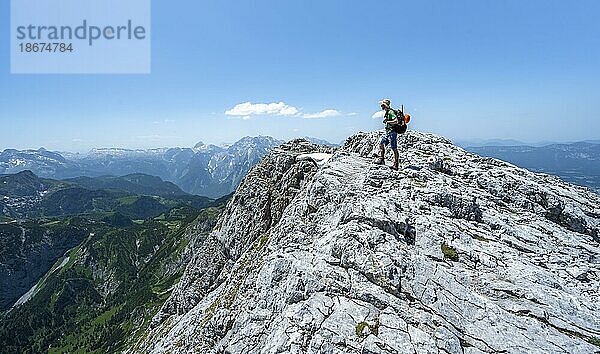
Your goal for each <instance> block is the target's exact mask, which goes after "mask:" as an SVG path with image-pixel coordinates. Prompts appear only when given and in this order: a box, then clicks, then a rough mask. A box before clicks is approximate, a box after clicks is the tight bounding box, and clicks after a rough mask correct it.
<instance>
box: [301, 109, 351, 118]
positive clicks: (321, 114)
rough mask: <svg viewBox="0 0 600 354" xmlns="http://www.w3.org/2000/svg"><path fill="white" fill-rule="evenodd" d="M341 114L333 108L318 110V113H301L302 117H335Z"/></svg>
mask: <svg viewBox="0 0 600 354" xmlns="http://www.w3.org/2000/svg"><path fill="white" fill-rule="evenodd" d="M339 115H341V113H340V112H338V111H336V110H335V109H326V110H324V111H322V112H318V113H304V114H303V115H302V118H309V119H310V118H327V117H336V116H339Z"/></svg>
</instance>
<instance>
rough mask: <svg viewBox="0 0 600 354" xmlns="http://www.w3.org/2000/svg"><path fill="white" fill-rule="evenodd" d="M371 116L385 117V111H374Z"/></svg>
mask: <svg viewBox="0 0 600 354" xmlns="http://www.w3.org/2000/svg"><path fill="white" fill-rule="evenodd" d="M371 118H373V119H375V118H383V111H377V112H375V113H373V115H372V116H371Z"/></svg>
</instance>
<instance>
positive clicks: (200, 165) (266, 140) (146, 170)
mask: <svg viewBox="0 0 600 354" xmlns="http://www.w3.org/2000/svg"><path fill="white" fill-rule="evenodd" d="M281 143H282V142H281V141H279V140H276V139H273V138H271V137H265V136H258V137H245V138H243V139H241V140H239V141H237V142H236V143H234V144H231V145H229V146H216V145H211V144H204V143H198V144H196V146H194V147H193V148H163V149H149V150H130V149H118V148H106V149H94V150H92V151H90V152H88V153H85V154H73V153H68V152H61V153H58V152H51V151H47V150H46V149H43V148H41V149H39V150H22V151H19V150H14V149H7V150H4V151H3V152H2V153H0V174H14V173H17V172H21V171H25V170H30V171H32V172H33V173H34V174H36V175H38V176H40V177H43V178H52V179H68V178H76V177H81V176H87V177H98V176H107V175H111V176H123V175H129V174H135V173H142V174H146V175H152V176H157V177H160V178H161V179H163V180H165V181H169V182H172V183H174V184H176V185H177V186H179V187H180V188H181V189H182V190H183V191H185V192H186V193H190V194H196V195H203V196H208V197H215V198H218V197H221V196H224V195H227V194H229V193H231V192H233V191H234V190H235V188H236V187H237V185H238V184H239V183H240V181H241V179H242V178H243V177H244V176H245V175H246V173H247V172H248V170H249V169H250V168H251V167H252V166H254V165H255V164H256V163H258V161H260V159H261V158H262V157H263V156H265V155H266V154H267V153H268V152H269V151H270V150H271V149H272V148H274V147H276V146H278V145H279V144H281Z"/></svg>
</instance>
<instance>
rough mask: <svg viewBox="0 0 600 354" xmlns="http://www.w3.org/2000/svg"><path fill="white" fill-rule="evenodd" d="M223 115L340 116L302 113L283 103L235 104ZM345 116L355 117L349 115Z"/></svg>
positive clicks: (324, 112) (335, 112)
mask: <svg viewBox="0 0 600 354" xmlns="http://www.w3.org/2000/svg"><path fill="white" fill-rule="evenodd" d="M225 115H227V116H233V117H241V118H242V119H250V118H251V117H252V116H268V115H271V116H287V117H298V118H305V119H315V118H329V117H338V116H341V115H342V113H340V112H339V111H338V110H336V109H332V108H328V109H324V110H322V111H320V112H316V113H303V112H302V111H301V109H299V108H296V107H294V106H290V105H288V104H286V103H284V102H273V103H252V102H244V103H239V104H236V105H235V106H234V107H233V108H231V109H228V110H226V111H225ZM347 115H355V113H349V114H347Z"/></svg>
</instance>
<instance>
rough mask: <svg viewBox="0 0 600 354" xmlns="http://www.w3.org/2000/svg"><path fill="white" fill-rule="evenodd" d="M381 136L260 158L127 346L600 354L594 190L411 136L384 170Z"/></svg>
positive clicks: (599, 252) (599, 205)
mask: <svg viewBox="0 0 600 354" xmlns="http://www.w3.org/2000/svg"><path fill="white" fill-rule="evenodd" d="M377 137H378V133H377V132H373V133H359V134H357V135H355V136H352V137H350V138H349V139H348V140H347V141H346V143H345V145H344V146H343V147H342V148H340V149H338V150H334V149H332V148H326V147H321V146H317V145H313V144H310V143H308V142H307V141H302V140H297V141H291V142H289V143H287V144H284V145H282V146H281V147H280V148H277V149H275V150H273V151H272V152H271V153H269V154H268V155H267V156H266V157H265V158H264V159H263V161H262V162H261V163H259V164H258V165H257V166H255V167H254V168H253V169H252V170H251V171H250V173H249V174H248V176H247V177H246V178H245V179H244V180H243V182H242V184H241V185H240V186H239V188H238V189H237V191H236V193H235V195H234V196H233V198H232V200H231V201H230V202H229V204H228V205H227V207H226V210H225V211H224V213H223V214H222V216H221V218H220V220H219V222H218V223H217V225H216V227H215V228H214V230H213V232H212V233H211V234H209V235H208V236H207V237H206V238H205V239H203V240H202V242H200V243H198V244H197V245H196V246H195V247H196V248H195V251H194V252H195V254H194V257H193V259H192V261H191V262H190V263H189V265H188V266H187V268H186V270H185V272H184V275H183V277H182V279H181V281H180V282H179V283H178V285H177V286H176V288H175V289H174V291H173V293H172V295H171V297H170V298H169V299H168V300H167V302H166V303H165V305H164V306H163V308H162V309H161V311H160V312H159V313H158V314H157V315H156V316H155V318H154V324H153V327H152V329H151V330H150V331H148V333H146V334H145V336H144V337H143V338H142V339H141V340H140V341H137V342H136V343H132V346H131V348H130V350H129V351H130V352H156V353H159V352H182V353H183V352H186V353H187V352H201V353H303V352H308V353H492V352H505V353H517V352H529V353H594V352H598V351H600V347H599V346H600V315H599V313H600V311H599V310H600V306H599V305H598V303H599V295H600V290H599V284H600V280H599V275H600V247H599V241H600V197H599V196H598V195H597V194H595V193H593V192H591V191H589V190H587V189H585V188H583V187H577V186H573V185H570V184H567V183H564V182H562V181H561V180H560V179H558V178H557V177H553V176H548V175H542V174H534V173H532V172H529V171H527V170H524V169H520V168H517V167H515V166H513V165H511V164H508V163H504V162H501V161H499V160H494V159H491V158H482V157H479V156H477V155H474V154H471V153H468V152H466V151H465V150H463V149H461V148H459V147H456V146H454V145H452V144H451V142H450V141H448V140H446V139H444V138H441V137H438V136H435V135H431V134H425V133H419V132H413V131H409V132H408V133H407V134H406V135H404V136H403V137H402V138H401V139H400V141H399V148H400V150H401V156H402V161H401V165H402V169H401V170H400V171H393V170H391V169H389V167H384V166H376V165H373V164H372V163H371V154H372V152H373V149H374V147H375V146H376V144H377ZM315 154H316V155H315ZM324 154H330V155H331V156H330V157H328V158H323V156H324ZM311 155H314V156H318V157H319V158H318V161H317V159H315V160H312V159H311V158H310V156H311ZM388 156H390V154H388ZM307 157H308V158H307ZM388 164H389V163H388Z"/></svg>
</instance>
